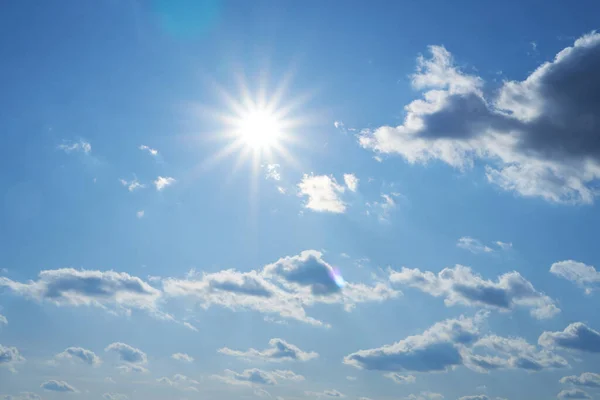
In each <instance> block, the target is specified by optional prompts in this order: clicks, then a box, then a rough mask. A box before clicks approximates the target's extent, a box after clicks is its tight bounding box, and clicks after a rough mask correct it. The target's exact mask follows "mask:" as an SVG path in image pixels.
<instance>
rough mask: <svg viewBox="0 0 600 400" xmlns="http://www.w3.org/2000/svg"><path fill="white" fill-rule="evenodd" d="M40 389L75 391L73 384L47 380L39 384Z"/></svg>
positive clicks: (64, 391)
mask: <svg viewBox="0 0 600 400" xmlns="http://www.w3.org/2000/svg"><path fill="white" fill-rule="evenodd" d="M40 387H41V388H42V389H46V390H49V391H51V392H62V393H74V392H77V389H75V388H74V387H73V386H71V385H69V384H68V383H67V382H65V381H55V380H49V381H46V382H44V383H42V384H41V385H40Z"/></svg>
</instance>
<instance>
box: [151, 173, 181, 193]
mask: <svg viewBox="0 0 600 400" xmlns="http://www.w3.org/2000/svg"><path fill="white" fill-rule="evenodd" d="M175 182H176V181H175V178H171V177H162V176H159V177H158V178H156V180H155V181H154V186H156V190H158V191H161V190H163V189H164V188H166V187H167V186H170V185H172V184H174V183H175Z"/></svg>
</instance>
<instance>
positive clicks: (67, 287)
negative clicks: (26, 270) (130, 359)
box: [0, 268, 170, 319]
mask: <svg viewBox="0 0 600 400" xmlns="http://www.w3.org/2000/svg"><path fill="white" fill-rule="evenodd" d="M0 287H6V288H8V289H10V290H11V291H13V292H14V293H16V294H19V295H21V296H26V297H29V298H33V299H36V300H39V301H48V302H51V303H54V304H56V305H71V306H89V305H93V306H97V307H102V308H105V309H112V310H117V311H125V312H130V311H131V309H143V310H146V311H148V312H151V313H152V314H153V315H155V316H158V317H160V318H167V319H169V318H170V317H169V316H168V315H166V314H163V313H161V312H159V311H158V309H157V305H156V302H157V301H158V299H159V297H160V295H161V292H160V290H158V289H155V288H153V287H152V286H150V285H149V284H148V283H146V282H144V281H143V280H141V279H140V278H138V277H135V276H131V275H129V274H127V273H124V272H114V271H91V270H76V269H73V268H62V269H56V270H47V271H42V272H40V274H39V278H38V280H37V281H29V282H26V283H21V282H16V281H13V280H11V279H8V278H5V277H0Z"/></svg>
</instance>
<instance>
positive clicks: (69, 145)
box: [57, 139, 92, 154]
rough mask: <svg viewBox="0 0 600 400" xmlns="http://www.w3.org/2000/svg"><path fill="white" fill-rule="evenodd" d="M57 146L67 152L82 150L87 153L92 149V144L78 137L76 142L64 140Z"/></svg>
mask: <svg viewBox="0 0 600 400" xmlns="http://www.w3.org/2000/svg"><path fill="white" fill-rule="evenodd" d="M57 148H58V149H60V150H62V151H64V152H65V153H67V154H68V153H72V152H82V153H84V154H89V153H90V152H91V151H92V145H91V144H90V143H89V142H87V141H85V140H83V139H80V140H79V141H76V142H74V141H70V140H65V141H63V143H62V144H59V145H58V146H57Z"/></svg>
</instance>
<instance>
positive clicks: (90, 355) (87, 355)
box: [56, 347, 102, 365]
mask: <svg viewBox="0 0 600 400" xmlns="http://www.w3.org/2000/svg"><path fill="white" fill-rule="evenodd" d="M56 358H58V359H61V358H62V359H64V358H66V359H76V360H79V361H81V362H83V363H85V364H88V365H99V364H100V363H101V362H102V361H101V360H100V357H98V356H97V355H96V353H94V352H93V351H91V350H87V349H84V348H81V347H68V348H67V349H65V351H63V352H62V353H59V354H57V355H56Z"/></svg>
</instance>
